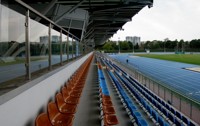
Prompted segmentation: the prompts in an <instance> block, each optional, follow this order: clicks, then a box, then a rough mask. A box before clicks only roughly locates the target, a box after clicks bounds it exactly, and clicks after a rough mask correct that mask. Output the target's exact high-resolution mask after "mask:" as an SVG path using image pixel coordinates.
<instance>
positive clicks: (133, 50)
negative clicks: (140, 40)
mask: <svg viewBox="0 0 200 126" xmlns="http://www.w3.org/2000/svg"><path fill="white" fill-rule="evenodd" d="M133 53H134V42H133Z"/></svg>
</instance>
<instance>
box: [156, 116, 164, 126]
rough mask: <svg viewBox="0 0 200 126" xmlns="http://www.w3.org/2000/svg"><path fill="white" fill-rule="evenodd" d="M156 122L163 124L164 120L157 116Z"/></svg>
mask: <svg viewBox="0 0 200 126" xmlns="http://www.w3.org/2000/svg"><path fill="white" fill-rule="evenodd" d="M157 122H158V123H159V124H160V126H164V121H163V119H162V118H161V117H160V116H158V121H157Z"/></svg>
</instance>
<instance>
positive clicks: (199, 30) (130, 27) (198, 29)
mask: <svg viewBox="0 0 200 126" xmlns="http://www.w3.org/2000/svg"><path fill="white" fill-rule="evenodd" d="M123 29H124V31H118V32H117V34H115V35H114V36H113V37H112V38H111V40H118V39H120V40H125V37H126V36H140V37H141V40H142V41H146V40H164V39H165V38H169V39H170V40H175V39H178V40H180V39H184V40H192V39H200V0H154V4H153V7H152V8H148V7H145V8H143V9H142V10H141V11H140V12H139V13H138V14H137V15H135V16H134V17H133V18H132V21H131V22H128V23H126V24H125V25H124V26H123Z"/></svg>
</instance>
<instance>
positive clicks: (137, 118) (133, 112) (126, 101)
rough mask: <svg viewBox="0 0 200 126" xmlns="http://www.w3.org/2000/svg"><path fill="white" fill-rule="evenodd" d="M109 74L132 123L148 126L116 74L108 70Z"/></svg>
mask: <svg viewBox="0 0 200 126" xmlns="http://www.w3.org/2000/svg"><path fill="white" fill-rule="evenodd" d="M108 74H109V76H110V78H111V80H112V82H113V84H114V87H115V88H116V90H117V92H118V95H119V97H120V99H121V101H122V103H123V106H124V107H125V108H126V110H127V112H128V114H129V116H130V118H131V121H132V122H133V123H134V124H135V123H136V124H137V125H139V126H148V123H147V121H146V120H145V119H144V118H143V116H142V115H141V113H140V112H139V111H138V109H137V107H136V106H135V105H134V104H133V102H132V101H131V99H130V98H129V96H128V95H127V94H126V92H125V91H124V89H123V88H122V87H121V85H120V83H119V81H118V80H117V79H116V77H115V76H114V74H113V73H112V72H111V71H110V70H108Z"/></svg>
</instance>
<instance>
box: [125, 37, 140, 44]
mask: <svg viewBox="0 0 200 126" xmlns="http://www.w3.org/2000/svg"><path fill="white" fill-rule="evenodd" d="M126 41H127V42H131V43H133V44H134V45H135V44H137V43H138V44H140V37H137V36H126Z"/></svg>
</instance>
